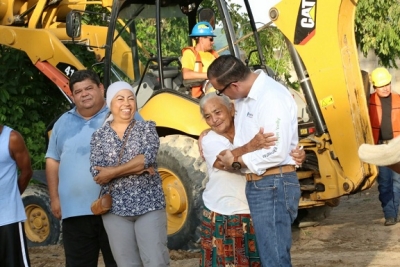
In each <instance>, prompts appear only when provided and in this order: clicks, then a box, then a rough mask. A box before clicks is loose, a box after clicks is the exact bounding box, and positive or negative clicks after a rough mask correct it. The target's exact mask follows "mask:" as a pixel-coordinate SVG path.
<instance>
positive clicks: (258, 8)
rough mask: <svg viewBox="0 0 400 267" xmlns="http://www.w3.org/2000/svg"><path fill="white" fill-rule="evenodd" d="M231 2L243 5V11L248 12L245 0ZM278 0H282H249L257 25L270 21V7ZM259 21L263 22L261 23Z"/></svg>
mask: <svg viewBox="0 0 400 267" xmlns="http://www.w3.org/2000/svg"><path fill="white" fill-rule="evenodd" d="M230 2H232V3H235V4H239V5H241V6H242V7H243V11H242V12H243V13H246V12H245V10H246V8H245V7H244V2H243V0H230ZM278 2H280V0H249V3H250V7H251V10H252V12H253V16H254V21H255V22H256V25H257V27H261V26H262V25H263V24H265V23H267V22H269V21H270V19H269V15H268V12H269V9H270V8H271V7H272V6H273V5H275V4H276V3H278ZM240 12H241V11H240ZM258 22H261V23H263V24H259V23H258Z"/></svg>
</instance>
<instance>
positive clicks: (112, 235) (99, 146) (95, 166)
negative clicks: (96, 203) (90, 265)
mask: <svg viewBox="0 0 400 267" xmlns="http://www.w3.org/2000/svg"><path fill="white" fill-rule="evenodd" d="M106 102H107V106H108V107H109V109H110V111H111V115H112V119H110V120H108V121H106V123H105V124H104V126H103V127H102V128H100V129H98V130H97V131H95V132H94V133H93V135H92V140H91V143H90V146H91V154H90V163H91V172H92V174H93V177H94V180H95V181H96V183H98V184H100V185H101V186H102V189H101V194H104V193H105V192H110V194H111V196H112V199H113V203H112V207H111V209H110V211H109V213H106V214H104V215H102V219H103V223H104V227H105V229H106V232H107V234H108V239H109V241H110V246H111V250H112V253H113V255H114V258H115V261H116V262H117V265H118V266H120V267H125V266H131V267H133V266H149V267H150V266H168V265H169V254H168V249H167V219H166V212H165V198H164V193H163V190H162V184H161V178H160V175H159V173H158V171H157V163H156V157H157V152H158V148H159V138H158V135H157V132H156V128H155V123H154V122H152V121H135V119H134V114H135V111H136V101H135V95H134V92H133V89H132V87H131V86H130V85H129V84H128V83H126V82H115V83H113V84H111V85H110V87H109V88H108V90H107V99H106ZM99 172H100V173H102V175H100V174H99ZM104 173H106V174H107V175H105V174H104ZM113 174H114V175H113Z"/></svg>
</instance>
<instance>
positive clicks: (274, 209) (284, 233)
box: [207, 55, 300, 267]
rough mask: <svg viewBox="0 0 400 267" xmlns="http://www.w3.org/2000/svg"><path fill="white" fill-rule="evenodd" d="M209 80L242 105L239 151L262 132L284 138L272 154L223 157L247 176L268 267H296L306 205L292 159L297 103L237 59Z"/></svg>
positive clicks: (215, 68) (225, 61)
mask: <svg viewBox="0 0 400 267" xmlns="http://www.w3.org/2000/svg"><path fill="white" fill-rule="evenodd" d="M207 76H208V79H209V80H210V82H211V84H212V85H213V87H214V88H215V89H216V91H217V92H216V93H217V95H221V94H224V95H226V96H228V97H229V98H231V99H234V100H236V101H235V109H236V114H235V138H234V143H233V144H234V146H235V147H239V146H242V145H244V144H246V143H247V142H249V141H250V140H251V139H252V138H253V137H254V135H255V134H257V132H258V131H259V129H260V127H263V128H264V130H265V132H273V133H275V136H276V137H277V138H278V140H277V142H275V145H274V146H272V147H271V148H269V149H260V150H257V151H254V152H251V153H247V154H245V155H243V156H240V157H234V156H233V155H232V153H231V151H230V150H227V151H226V153H225V154H224V155H222V156H219V157H220V159H221V160H222V162H223V164H224V166H225V168H234V169H240V170H241V171H242V172H244V173H246V180H247V185H246V197H247V201H248V203H249V206H250V213H251V216H252V219H253V223H254V227H255V231H256V237H257V245H258V249H259V253H260V257H261V261H262V264H263V266H264V267H269V266H272V267H275V266H291V258H290V247H291V242H292V237H291V224H292V223H293V221H294V219H295V218H296V216H297V210H298V204H299V199H300V185H299V181H298V178H297V175H296V172H295V162H294V160H293V159H292V158H291V156H290V155H289V154H290V152H291V150H292V149H294V148H295V147H296V146H297V143H298V133H297V106H296V103H295V101H294V99H293V97H292V95H291V94H290V93H289V91H288V90H287V89H286V88H285V87H284V86H283V85H282V84H280V83H278V82H276V81H275V80H274V79H272V78H270V77H269V76H267V75H266V74H265V73H264V72H263V71H261V70H259V71H256V72H251V71H250V70H249V69H248V68H247V67H246V66H245V65H244V64H243V62H241V61H240V59H237V58H236V57H234V56H232V55H224V56H221V57H219V58H218V59H216V60H215V61H214V62H213V63H212V64H211V66H210V67H209V69H208V72H207Z"/></svg>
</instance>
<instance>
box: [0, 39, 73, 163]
mask: <svg viewBox="0 0 400 267" xmlns="http://www.w3.org/2000/svg"><path fill="white" fill-rule="evenodd" d="M67 107H68V103H67V102H66V100H65V98H64V96H63V95H62V94H61V93H60V92H59V89H58V88H57V87H56V86H55V85H54V84H53V83H51V82H50V81H49V80H48V79H47V77H46V76H44V75H43V74H42V73H41V72H40V71H39V70H38V69H36V68H35V67H34V65H33V64H32V62H31V61H30V59H29V58H28V57H27V56H26V54H25V53H24V52H22V51H19V50H15V49H12V48H9V47H6V46H0V124H6V125H9V126H10V127H12V128H14V129H15V130H17V131H19V132H20V133H21V134H22V136H23V137H24V139H25V142H26V144H27V147H28V149H29V152H30V154H31V156H32V163H33V167H34V168H35V169H42V168H43V163H44V153H45V147H46V141H45V132H46V126H47V125H48V124H49V123H50V122H51V121H53V120H54V119H55V118H56V117H57V116H58V114H60V113H61V112H62V111H65V110H66V108H67Z"/></svg>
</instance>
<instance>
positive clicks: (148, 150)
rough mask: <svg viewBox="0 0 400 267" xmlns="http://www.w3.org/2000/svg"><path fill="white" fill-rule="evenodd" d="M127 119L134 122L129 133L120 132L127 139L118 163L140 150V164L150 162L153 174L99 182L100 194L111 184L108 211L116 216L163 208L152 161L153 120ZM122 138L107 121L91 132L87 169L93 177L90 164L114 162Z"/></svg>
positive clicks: (156, 143) (156, 139)
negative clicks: (88, 168) (110, 204)
mask: <svg viewBox="0 0 400 267" xmlns="http://www.w3.org/2000/svg"><path fill="white" fill-rule="evenodd" d="M131 123H134V126H133V128H132V131H131V132H130V133H129V136H126V135H127V131H125V133H124V136H123V140H125V138H128V139H127V142H126V145H125V148H124V153H123V155H122V157H121V160H120V164H124V163H126V162H128V161H129V160H131V159H133V158H134V157H135V156H137V155H140V154H143V155H144V158H145V159H144V167H145V168H148V167H149V166H153V167H154V169H155V170H156V174H155V175H149V174H141V175H129V176H124V177H120V178H116V179H113V180H111V181H110V183H108V184H106V185H103V186H102V188H101V192H102V194H104V192H107V191H108V188H109V186H110V185H111V196H112V199H113V203H112V207H111V210H110V212H111V213H113V214H116V215H119V216H137V215H142V214H145V213H147V212H149V211H154V210H162V209H165V197H164V192H163V189H162V184H161V178H160V174H159V173H158V171H157V163H156V157H157V152H158V148H159V146H160V140H159V137H158V135H157V131H156V127H155V123H154V122H153V121H135V120H133V121H132V122H131ZM128 128H129V127H128ZM123 140H121V139H119V137H118V135H117V133H116V132H115V131H114V130H113V129H112V128H111V127H110V123H109V122H107V123H106V124H105V125H104V126H103V127H101V128H100V129H98V130H97V131H95V132H94V133H93V135H92V140H91V142H90V149H91V150H90V171H91V172H92V175H93V177H94V176H96V175H97V173H98V171H96V170H95V169H94V168H93V167H94V166H100V167H109V166H116V165H117V163H118V158H119V154H120V150H121V147H122V144H123V142H124V141H123Z"/></svg>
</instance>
